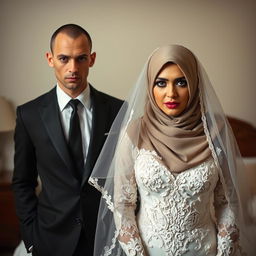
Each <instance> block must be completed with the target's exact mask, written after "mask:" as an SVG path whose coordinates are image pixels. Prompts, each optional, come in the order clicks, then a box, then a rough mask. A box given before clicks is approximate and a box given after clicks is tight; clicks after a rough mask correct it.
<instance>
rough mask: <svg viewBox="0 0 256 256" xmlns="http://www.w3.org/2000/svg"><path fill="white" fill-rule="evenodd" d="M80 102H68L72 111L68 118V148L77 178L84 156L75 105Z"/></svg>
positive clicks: (81, 173) (81, 169)
mask: <svg viewBox="0 0 256 256" xmlns="http://www.w3.org/2000/svg"><path fill="white" fill-rule="evenodd" d="M79 103H80V101H79V100H70V101H69V104H70V106H71V107H72V109H73V111H72V114H71V118H70V127H69V142H68V145H69V148H70V153H71V156H72V158H73V161H74V164H75V166H76V169H77V171H78V178H81V177H82V175H83V167H84V156H83V147H82V135H81V129H80V121H79V116H78V113H77V105H78V104H79Z"/></svg>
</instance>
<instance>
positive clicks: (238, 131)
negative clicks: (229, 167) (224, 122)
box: [227, 116, 256, 157]
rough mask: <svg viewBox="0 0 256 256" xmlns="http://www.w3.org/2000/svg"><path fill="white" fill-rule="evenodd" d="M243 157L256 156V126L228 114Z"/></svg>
mask: <svg viewBox="0 0 256 256" xmlns="http://www.w3.org/2000/svg"><path fill="white" fill-rule="evenodd" d="M227 118H228V121H229V123H230V126H231V128H232V130H233V132H234V135H235V138H236V141H237V144H238V147H239V149H240V152H241V155H242V156H243V157H256V128H255V127H254V126H253V125H251V124H250V123H248V122H246V121H244V120H240V119H237V118H234V117H231V116H227Z"/></svg>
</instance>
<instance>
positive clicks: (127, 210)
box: [114, 135, 146, 256]
mask: <svg viewBox="0 0 256 256" xmlns="http://www.w3.org/2000/svg"><path fill="white" fill-rule="evenodd" d="M119 147H120V148H119V150H118V151H117V152H118V154H119V155H118V157H117V161H116V170H118V171H117V172H116V174H115V185H114V186H115V187H114V204H115V210H114V218H115V223H116V227H117V230H118V231H119V236H118V241H119V243H120V245H121V247H122V249H123V250H124V252H125V253H126V255H127V256H145V255H146V254H145V252H144V249H143V245H142V241H141V238H140V235H139V230H138V227H137V223H136V216H135V209H136V202H137V185H136V180H135V176H134V157H133V154H134V151H135V149H134V148H132V146H131V142H130V140H129V137H128V136H127V135H125V137H124V138H123V141H122V143H121V144H120V146H119Z"/></svg>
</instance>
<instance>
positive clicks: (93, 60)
mask: <svg viewBox="0 0 256 256" xmlns="http://www.w3.org/2000/svg"><path fill="white" fill-rule="evenodd" d="M95 59H96V52H93V53H91V55H90V64H89V67H92V66H93V65H94V63H95Z"/></svg>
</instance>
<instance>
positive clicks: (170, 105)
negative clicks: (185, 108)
mask: <svg viewBox="0 0 256 256" xmlns="http://www.w3.org/2000/svg"><path fill="white" fill-rule="evenodd" d="M164 104H165V106H166V107H167V108H169V109H175V108H177V107H178V106H179V103H178V102H165V103H164Z"/></svg>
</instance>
